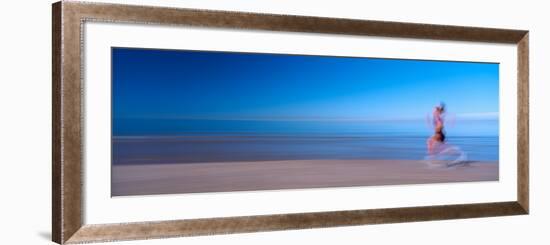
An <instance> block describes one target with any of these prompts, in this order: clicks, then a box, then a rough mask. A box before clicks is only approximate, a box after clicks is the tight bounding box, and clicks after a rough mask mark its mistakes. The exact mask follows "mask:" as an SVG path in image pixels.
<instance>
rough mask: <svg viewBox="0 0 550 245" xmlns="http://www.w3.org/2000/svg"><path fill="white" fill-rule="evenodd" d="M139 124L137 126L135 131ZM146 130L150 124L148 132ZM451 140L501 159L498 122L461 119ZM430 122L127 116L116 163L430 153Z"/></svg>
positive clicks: (120, 127)
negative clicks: (183, 118) (147, 117)
mask: <svg viewBox="0 0 550 245" xmlns="http://www.w3.org/2000/svg"><path fill="white" fill-rule="evenodd" d="M137 128H139V129H140V130H139V131H137V130H135V129H137ZM144 129H145V130H144ZM446 131H447V139H446V144H449V145H453V146H457V147H459V148H460V149H461V150H462V151H464V152H466V153H467V155H468V160H471V161H489V162H498V155H499V137H498V120H470V121H462V122H456V123H455V124H454V125H452V126H449V127H448V128H447V129H446ZM430 135H431V129H430V128H429V126H427V125H426V123H425V122H423V121H418V120H410V121H389V122H388V121H386V122H382V121H379V122H364V121H363V122H360V121H268V120H249V121H246V120H175V119H170V120H167V119H162V120H159V119H155V120H152V119H140V120H136V119H131V120H130V119H128V120H126V121H124V120H118V121H117V123H116V124H114V125H113V137H112V161H113V164H155V163H202V162H239V161H271V160H321V159H341V160H347V159H400V160H420V159H424V158H425V157H426V156H427V150H426V140H427V139H428V137H429V136H430Z"/></svg>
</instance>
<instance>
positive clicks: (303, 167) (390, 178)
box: [111, 160, 499, 196]
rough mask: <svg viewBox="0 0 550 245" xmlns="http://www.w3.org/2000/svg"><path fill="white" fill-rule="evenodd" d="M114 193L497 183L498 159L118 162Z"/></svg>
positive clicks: (115, 172)
mask: <svg viewBox="0 0 550 245" xmlns="http://www.w3.org/2000/svg"><path fill="white" fill-rule="evenodd" d="M111 170H112V172H111V195H112V196H130V195H155V194H182V193H201V192H229V191H258V190H279V189H305V188H327V187H353V186H380V185H407V184H429V183H450V182H474V181H498V176H499V171H498V162H485V161H484V162H479V161H478V162H470V163H468V164H467V165H459V166H456V167H450V168H447V167H441V166H433V165H429V164H427V163H426V162H425V161H423V160H284V161H255V162H214V163H181V164H178V163H168V164H137V165H131V164H127V165H114V166H112V168H111Z"/></svg>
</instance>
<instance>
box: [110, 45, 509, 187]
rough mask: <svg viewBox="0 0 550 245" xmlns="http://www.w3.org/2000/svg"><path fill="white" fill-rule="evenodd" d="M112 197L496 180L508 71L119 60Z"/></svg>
mask: <svg viewBox="0 0 550 245" xmlns="http://www.w3.org/2000/svg"><path fill="white" fill-rule="evenodd" d="M111 58H112V60H111V62H112V64H111V65H112V67H111V71H112V81H111V88H112V91H111V96H112V98H111V99H112V106H111V120H112V121H111V126H112V128H111V195H112V196H132V195H158V194H182V193H207V192H231V191H260V190H283V189H308V188H335V187H359V186H385V185H412V184H433V183H457V182H476V181H498V180H499V64H498V63H480V62H465V61H432V60H411V59H386V58H367V57H341V56H322V55H296V54H269V53H245V52H224V51H201V50H164V49H141V48H124V47H113V48H112V49H111Z"/></svg>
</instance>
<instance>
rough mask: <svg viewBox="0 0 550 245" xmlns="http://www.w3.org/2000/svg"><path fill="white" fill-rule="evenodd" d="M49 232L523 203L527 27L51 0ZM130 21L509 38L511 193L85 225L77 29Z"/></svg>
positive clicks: (289, 223)
mask: <svg viewBox="0 0 550 245" xmlns="http://www.w3.org/2000/svg"><path fill="white" fill-rule="evenodd" d="M52 10H53V12H52V13H53V14H52V29H53V30H52V31H53V34H52V52H53V53H52V65H53V70H52V81H53V87H52V91H53V122H52V124H53V142H52V144H53V149H52V154H53V159H52V172H53V175H52V204H53V205H52V239H53V241H55V242H57V243H60V244H66V243H83V242H100V241H115V240H133V239H151V238H163V237H178V236H195V235H209V234H227V233H240V232H258V231H272V230H285V229H303V228H316V227H333V226H350V225H366V224H380V223H396V222H411V221H428V220H442V219H458V218H476V217H488V216H503V215H520V214H528V212H529V102H528V101H529V95H528V91H529V85H528V84H529V41H528V40H529V35H528V31H525V30H506V29H490V28H477V27H461V26H443V25H428V24H413V23H399V22H382V21H366V20H352V19H335V18H321V17H306V16H290V15H269V14H255V13H241V12H224V11H206V10H193V9H177V8H163V7H145V6H130V5H117V4H95V3H80V2H57V3H54V4H53V7H52ZM88 21H100V22H131V23H143V24H151V23H154V24H161V25H190V26H201V27H223V28H239V29H252V30H269V31H286V32H311V33H326V34H344V35H366V36H382V37H398V38H415V39H431V40H460V41H472V42H488V43H508V44H514V45H516V46H517V65H518V67H517V89H518V98H517V99H518V103H517V110H518V115H517V127H518V128H517V130H518V131H517V141H518V142H517V193H518V195H517V200H516V201H510V202H495V203H477V204H460V205H439V206H422V207H405V208H386V209H366V210H346V211H332V212H314V213H298V214H277V215H260V216H246V217H227V218H207V219H190V220H170V221H159V222H139V223H121V224H102V225H84V224H83V218H82V217H83V209H82V203H83V194H82V179H83V176H82V155H83V152H82V138H81V136H82V132H81V128H82V125H81V124H82V122H81V119H82V117H83V116H85V115H83V111H82V108H81V100H82V87H81V79H82V77H81V69H82V68H81V63H82V53H81V52H82V51H81V48H82V47H81V44H82V40H81V33H82V27H83V24H84V23H85V22H88Z"/></svg>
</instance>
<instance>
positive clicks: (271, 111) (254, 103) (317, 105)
mask: <svg viewBox="0 0 550 245" xmlns="http://www.w3.org/2000/svg"><path fill="white" fill-rule="evenodd" d="M112 59H113V60H112V62H113V63H112V65H113V67H112V69H113V70H112V72H113V73H112V89H113V90H112V93H113V94H112V95H113V107H112V109H113V111H112V113H113V118H114V123H115V124H116V122H117V120H118V119H124V120H129V119H132V118H134V119H139V118H148V119H178V120H185V119H203V120H204V119H208V120H210V119H212V120H267V121H270V120H273V121H276V120H282V121H284V120H298V121H299V120H317V121H323V120H352V121H353V120H405V119H418V118H424V117H425V116H426V114H427V113H430V112H431V110H432V108H433V106H434V105H436V104H438V103H439V102H440V101H444V102H445V103H446V105H447V108H448V111H449V112H452V113H454V114H456V115H458V116H459V117H460V116H464V117H470V118H491V117H492V118H494V117H497V116H498V90H499V89H498V84H499V83H498V80H499V77H498V73H499V72H498V69H499V68H498V64H492V63H471V62H447V61H420V60H399V59H375V58H352V57H327V56H305V55H280V54H254V53H230V52H206V51H177V50H151V49H128V48H113V49H112ZM115 126H116V125H115Z"/></svg>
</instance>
